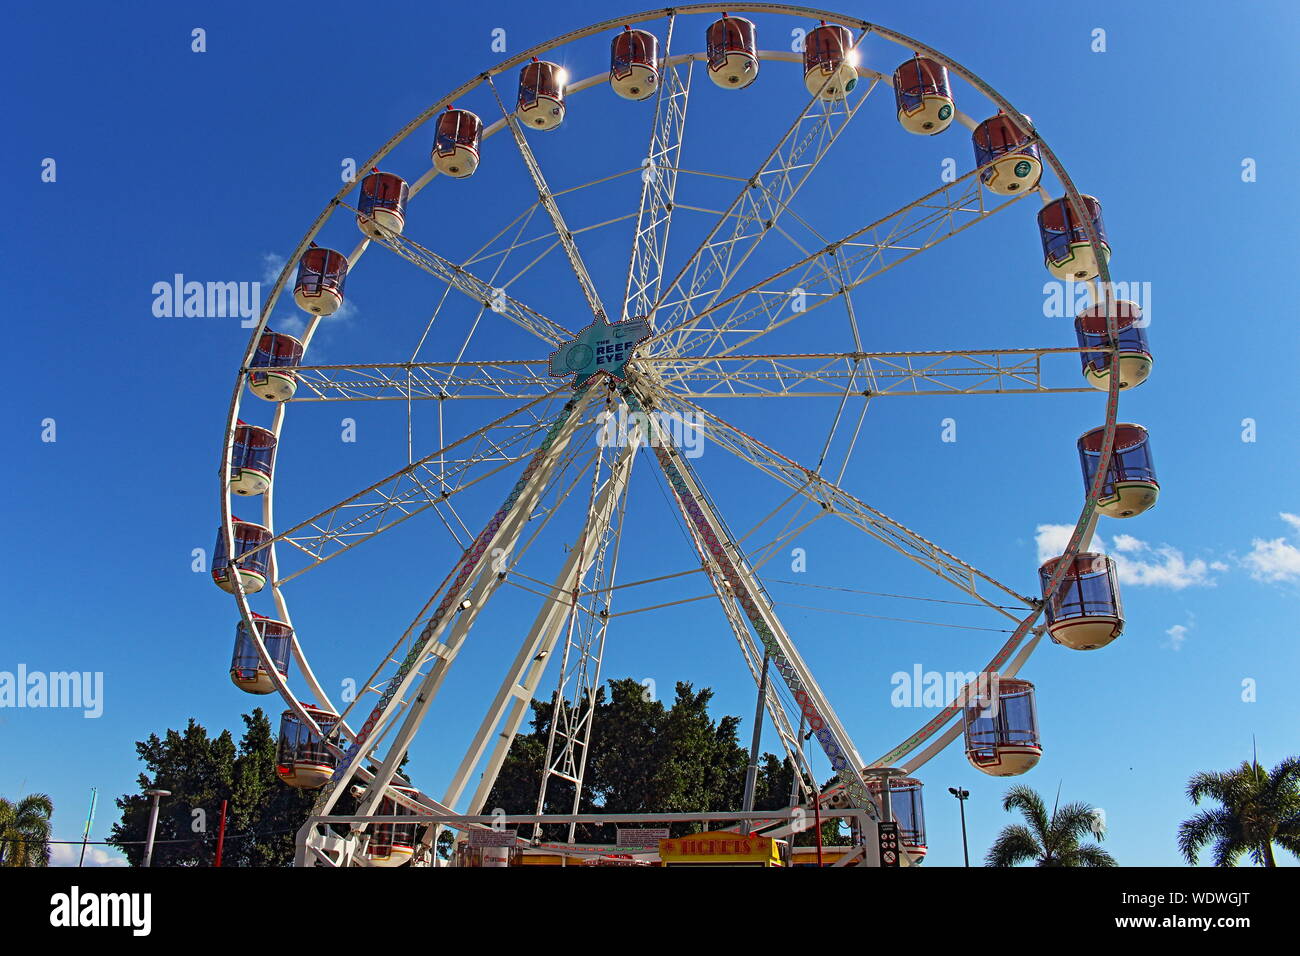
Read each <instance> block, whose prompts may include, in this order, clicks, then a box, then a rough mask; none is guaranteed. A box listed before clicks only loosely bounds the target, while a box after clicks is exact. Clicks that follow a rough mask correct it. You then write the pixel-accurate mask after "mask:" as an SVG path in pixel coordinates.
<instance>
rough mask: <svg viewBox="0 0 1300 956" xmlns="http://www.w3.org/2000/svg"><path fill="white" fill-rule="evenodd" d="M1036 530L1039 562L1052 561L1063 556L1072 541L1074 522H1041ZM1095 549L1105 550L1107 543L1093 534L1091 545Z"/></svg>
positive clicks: (1035, 538)
mask: <svg viewBox="0 0 1300 956" xmlns="http://www.w3.org/2000/svg"><path fill="white" fill-rule="evenodd" d="M1034 530H1035V534H1034V543H1035V544H1037V545H1038V563H1039V564H1042V563H1043V562H1044V561H1050V560H1051V559H1052V558H1057V557H1060V556H1061V553H1062V552H1063V551H1065V546H1066V545H1067V544H1069V543H1070V532H1072V531H1073V530H1074V525H1072V524H1040V525H1039V526H1038V527H1037V528H1036V529H1034ZM1090 547H1091V548H1092V550H1094V551H1105V550H1106V547H1105V544H1104V543H1103V542H1102V540H1101V537H1100V536H1099V535H1095V534H1094V535H1093V536H1092V544H1091V545H1090Z"/></svg>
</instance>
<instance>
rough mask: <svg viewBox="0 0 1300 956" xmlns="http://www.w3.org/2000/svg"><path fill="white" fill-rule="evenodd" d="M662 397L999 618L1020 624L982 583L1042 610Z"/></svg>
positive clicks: (756, 444) (682, 403)
mask: <svg viewBox="0 0 1300 956" xmlns="http://www.w3.org/2000/svg"><path fill="white" fill-rule="evenodd" d="M657 398H658V400H659V401H660V403H661V404H662V405H663V406H664V407H665V408H668V409H671V410H673V411H677V412H679V413H684V414H686V415H688V416H690V418H691V419H692V420H693V421H694V422H695V423H696V424H697V425H698V427H701V428H703V429H705V430H706V431H708V433H709V434H710V435H711V436H712V437H713V440H714V441H715V442H717V443H718V444H719V446H721V447H723V448H725V449H727V450H728V451H730V452H731V453H732V454H734V455H735V456H736V457H738V458H740V459H741V460H742V461H745V462H748V463H749V464H750V465H753V466H754V467H756V468H758V469H759V470H760V471H762V472H765V473H766V474H768V475H770V476H772V477H773V478H775V479H776V480H777V481H778V482H780V483H781V484H784V485H785V486H786V487H788V488H791V489H794V490H797V491H798V492H799V493H800V494H802V495H803V496H804V497H806V498H808V499H809V500H811V501H813V502H814V503H816V504H817V505H818V506H820V507H822V508H824V509H826V510H827V511H830V512H833V513H834V514H837V515H839V516H840V517H841V518H843V519H844V520H846V521H848V522H849V523H850V524H852V525H854V526H855V527H857V528H860V529H861V530H862V531H865V532H866V533H867V534H869V535H871V536H872V537H873V538H876V539H877V540H879V541H881V542H883V543H885V544H887V545H889V546H890V547H891V548H893V549H894V550H895V551H898V552H899V553H900V554H902V555H903V556H905V557H907V558H909V559H910V560H912V561H914V562H915V563H917V564H919V565H920V566H921V567H924V568H926V569H927V570H929V571H931V572H932V573H934V574H936V575H938V576H939V577H941V578H943V579H944V580H945V581H947V582H949V583H950V584H953V585H955V586H956V587H957V588H959V589H960V590H961V591H963V592H964V593H966V594H969V595H971V596H972V597H974V598H975V599H976V600H978V601H980V602H982V603H983V604H986V605H987V606H988V607H990V608H992V609H994V610H996V611H997V612H998V613H999V614H1003V615H1005V616H1007V617H1010V618H1011V619H1012V620H1018V618H1016V617H1015V615H1012V614H1010V613H1008V612H1007V611H1006V610H1005V609H1004V608H1002V607H1001V606H1000V605H999V604H997V603H995V602H993V601H992V600H990V599H989V598H988V597H986V596H985V595H984V593H983V592H982V591H981V590H980V587H979V586H980V582H984V583H985V584H989V585H992V586H993V587H995V588H997V589H998V590H1000V591H1002V592H1003V593H1004V594H1006V595H1007V596H1009V597H1011V598H1014V599H1015V600H1016V601H1017V602H1018V603H1019V604H1021V605H1024V606H1025V607H1026V608H1029V607H1034V606H1036V604H1037V602H1036V601H1034V600H1033V599H1032V598H1028V597H1025V596H1024V595H1021V594H1019V593H1017V592H1016V591H1014V590H1012V589H1011V588H1009V587H1007V586H1006V585H1005V584H1003V583H1001V582H1000V581H998V580H997V579H996V578H993V577H992V576H990V575H989V574H986V573H985V572H983V571H980V570H978V569H977V568H976V567H974V565H971V564H969V563H967V562H965V561H962V560H961V559H960V558H957V557H956V556H955V555H953V554H952V553H950V552H948V551H945V550H944V549H942V548H940V547H939V546H938V545H936V544H934V543H933V542H931V541H929V540H927V539H926V538H923V537H922V536H921V535H919V534H917V533H916V532H915V531H913V530H911V529H910V528H908V527H907V526H905V525H903V524H901V523H900V522H898V521H895V520H894V519H892V518H890V517H888V516H887V515H885V514H883V513H882V512H880V511H878V510H876V509H875V508H872V507H871V506H870V505H867V504H866V503H864V502H862V501H860V500H859V499H857V498H856V497H854V496H853V495H851V494H849V493H848V492H847V491H845V490H844V489H843V488H841V487H840V486H839V485H838V484H836V483H835V482H832V481H829V480H827V479H826V478H824V477H822V476H820V475H818V474H817V473H816V471H814V470H813V469H810V468H805V467H804V466H802V465H799V464H797V463H795V462H793V461H791V460H790V459H789V458H786V457H785V456H784V455H781V454H780V453H778V452H776V451H773V450H772V449H771V448H768V447H767V446H766V445H764V444H763V443H762V442H760V441H759V440H758V439H756V438H753V437H751V436H750V435H747V434H746V433H745V432H743V431H741V430H740V429H739V428H737V427H735V426H734V425H731V424H730V423H728V422H726V421H724V420H722V419H721V418H719V417H718V416H716V415H714V414H712V413H710V412H708V411H705V410H704V409H703V408H701V407H700V406H699V405H696V404H694V403H693V402H689V401H686V400H684V399H681V398H679V397H677V396H673V395H669V394H667V393H660V394H659V395H658V396H657Z"/></svg>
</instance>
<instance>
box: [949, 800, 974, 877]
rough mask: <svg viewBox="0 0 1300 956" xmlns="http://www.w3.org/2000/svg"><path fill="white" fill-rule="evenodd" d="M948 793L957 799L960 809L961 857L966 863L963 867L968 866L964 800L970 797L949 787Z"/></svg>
mask: <svg viewBox="0 0 1300 956" xmlns="http://www.w3.org/2000/svg"><path fill="white" fill-rule="evenodd" d="M948 792H949V793H951V794H952V795H953V796H954V797H956V798H957V805H958V806H959V807H961V855H962V858H963V859H964V860H965V861H966V863H965V865H966V866H970V851H969V850H968V849H966V798H967V797H969V796H970V791H969V790H961V789H959V788H957V787H949V788H948Z"/></svg>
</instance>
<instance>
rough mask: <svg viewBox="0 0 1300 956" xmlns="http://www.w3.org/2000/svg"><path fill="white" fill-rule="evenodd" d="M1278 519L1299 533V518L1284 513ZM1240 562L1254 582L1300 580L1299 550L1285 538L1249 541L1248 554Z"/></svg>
mask: <svg viewBox="0 0 1300 956" xmlns="http://www.w3.org/2000/svg"><path fill="white" fill-rule="evenodd" d="M1278 517H1280V518H1281V519H1282V520H1283V521H1285V522H1286V523H1287V524H1289V525H1290V526H1291V528H1292V530H1293V532H1300V517H1297V516H1296V515H1293V514H1291V513H1289V512H1286V511H1283V512H1281V514H1279V515H1278ZM1241 561H1242V564H1244V565H1246V567H1247V568H1249V569H1250V576H1251V577H1252V578H1254V579H1255V580H1256V581H1267V582H1269V583H1278V582H1281V581H1294V580H1297V579H1300V548H1297V547H1296V546H1295V545H1293V544H1291V543H1290V542H1289V541H1287V540H1286V538H1285V537H1282V538H1273V539H1271V540H1269V539H1265V538H1255V539H1254V540H1253V541H1251V551H1250V554H1248V555H1246V556H1245V557H1244V558H1242V559H1241Z"/></svg>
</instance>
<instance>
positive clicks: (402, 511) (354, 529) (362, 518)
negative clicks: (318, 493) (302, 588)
mask: <svg viewBox="0 0 1300 956" xmlns="http://www.w3.org/2000/svg"><path fill="white" fill-rule="evenodd" d="M562 394H563V391H562V390H560V389H557V390H556V391H555V392H553V393H552V394H551V395H550V396H543V397H542V398H539V399H536V400H534V401H533V402H530V403H529V404H527V405H525V406H523V407H521V408H518V409H515V410H513V411H511V412H509V413H508V414H506V415H504V416H502V417H501V418H499V419H497V420H496V421H495V422H493V423H491V424H489V425H487V426H485V427H483V428H481V429H479V430H478V431H475V432H471V433H470V434H468V435H466V436H464V437H463V438H460V439H458V440H457V441H455V442H453V443H451V444H450V445H448V446H446V447H444V448H440V449H438V450H437V451H435V452H432V453H430V454H428V455H426V456H424V457H423V458H420V459H418V460H417V461H415V462H413V463H411V464H409V465H407V466H406V467H405V468H402V469H400V470H399V471H396V472H394V473H393V474H391V475H388V476H386V477H385V478H382V479H380V480H379V481H377V482H375V483H374V484H372V485H370V486H368V487H366V488H364V489H362V490H361V491H358V492H356V493H355V494H353V495H350V496H349V497H347V498H345V499H343V500H342V501H340V502H339V503H338V504H335V505H333V506H331V507H329V508H326V509H324V510H323V511H321V512H320V513H319V514H316V515H314V516H313V517H311V518H308V519H307V520H305V521H302V522H300V523H298V524H296V525H294V526H293V527H291V528H289V529H288V530H286V531H282V532H279V533H277V534H276V535H274V536H273V537H272V538H271V539H270V540H269V541H267V542H266V543H264V544H262V545H260V546H259V547H258V548H256V549H255V550H250V551H248V552H246V553H244V554H243V555H241V557H240V559H239V561H240V562H241V563H242V562H247V561H249V560H251V559H252V558H253V556H254V555H257V554H260V553H261V552H263V551H266V550H268V549H271V550H272V553H274V554H276V556H277V559H280V558H281V555H280V551H281V549H277V548H276V545H277V544H281V543H283V544H285V545H288V546H290V548H292V552H291V553H294V554H297V555H300V556H302V557H303V558H305V560H304V561H303V563H302V564H301V566H300V567H297V568H296V569H295V570H293V571H291V572H289V573H283V574H281V575H280V576H279V577H278V578H277V579H276V580H275V582H274V583H275V586H276V587H280V586H282V585H284V584H285V583H286V582H288V581H291V580H293V579H294V578H296V577H298V576H299V575H301V574H304V573H306V572H307V571H310V570H312V569H314V568H317V567H319V566H320V565H322V564H324V563H325V562H326V561H329V560H331V559H332V558H334V557H337V556H338V555H339V554H342V553H343V552H345V551H349V550H351V549H352V548H354V547H356V546H357V545H359V544H361V543H363V542H365V541H369V540H370V539H372V538H374V537H375V536H377V535H379V534H382V533H383V532H384V531H387V530H388V529H389V528H392V527H394V526H395V525H398V524H400V523H402V522H403V521H405V520H407V519H408V518H411V517H414V516H415V515H417V514H419V513H420V512H422V511H425V510H426V509H428V508H435V509H437V508H439V507H440V506H442V505H444V504H446V503H447V502H449V501H450V499H452V498H453V497H455V496H456V495H458V494H460V493H461V492H463V491H465V490H467V489H469V488H471V487H473V486H474V485H476V484H478V483H479V482H480V481H483V480H485V479H487V478H490V477H491V476H492V475H495V474H496V473H498V472H500V471H502V470H503V469H506V468H509V467H510V466H511V465H513V464H514V463H515V462H517V461H519V460H520V459H522V458H524V457H526V456H527V455H528V454H530V453H531V448H530V447H529V446H530V443H531V441H532V439H533V438H535V437H536V436H537V435H538V433H539V432H541V431H543V430H544V429H545V427H546V425H545V423H538V422H527V423H523V424H520V423H518V422H516V421H514V419H517V418H518V417H519V416H520V415H522V414H524V413H525V412H532V411H533V410H535V409H538V408H539V407H541V406H543V403H544V402H545V401H546V400H547V398H550V399H552V400H554V399H557V398H558V397H560V396H561V395H562Z"/></svg>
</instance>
